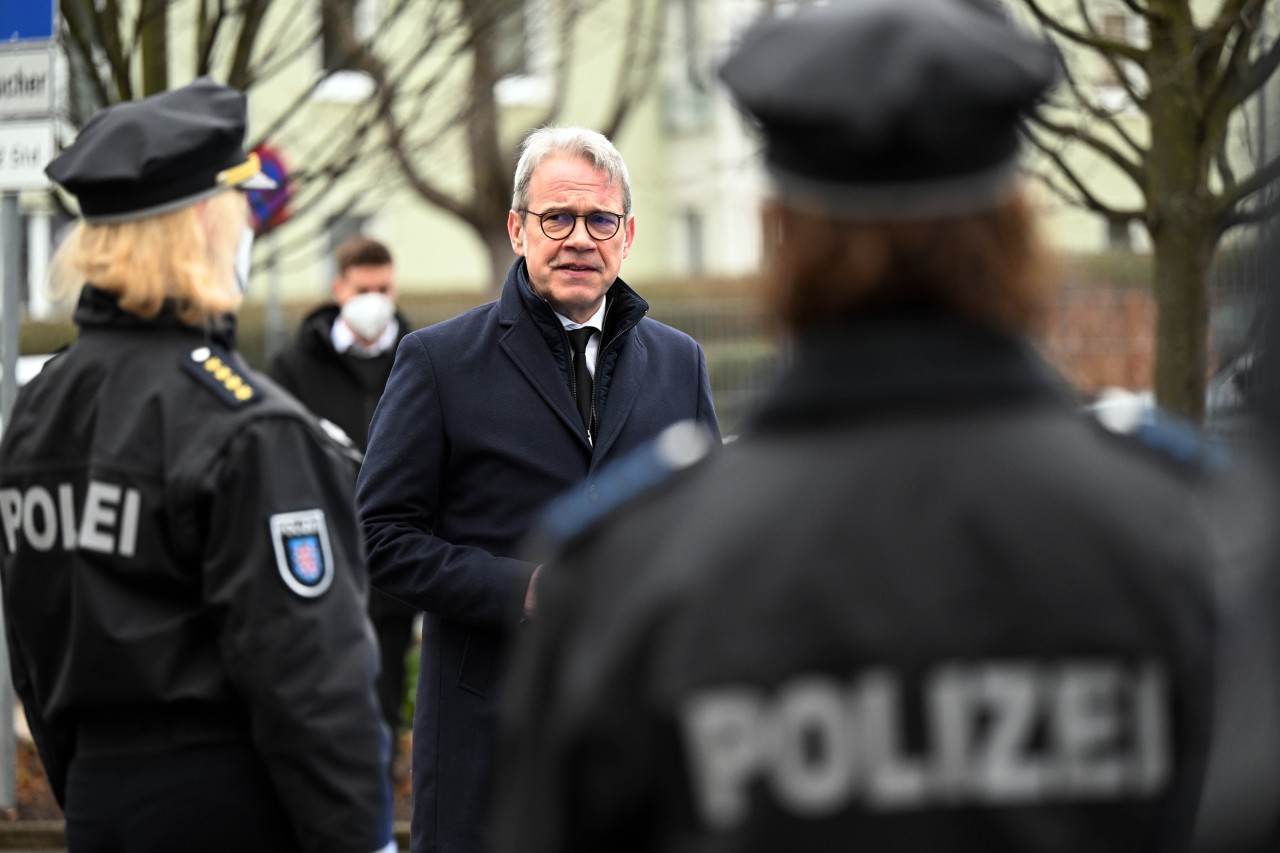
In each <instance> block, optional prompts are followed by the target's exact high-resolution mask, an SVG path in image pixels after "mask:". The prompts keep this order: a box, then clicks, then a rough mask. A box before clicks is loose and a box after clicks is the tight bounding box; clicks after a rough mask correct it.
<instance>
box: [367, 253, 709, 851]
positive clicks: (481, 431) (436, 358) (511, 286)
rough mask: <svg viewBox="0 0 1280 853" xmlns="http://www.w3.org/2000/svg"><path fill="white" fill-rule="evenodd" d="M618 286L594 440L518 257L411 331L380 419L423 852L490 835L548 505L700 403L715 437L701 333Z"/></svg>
mask: <svg viewBox="0 0 1280 853" xmlns="http://www.w3.org/2000/svg"><path fill="white" fill-rule="evenodd" d="M647 310H648V304H647V303H646V302H645V301H644V300H643V299H641V298H640V297H639V296H638V295H637V294H636V293H635V292H634V291H633V290H631V288H629V287H628V286H627V285H626V284H625V283H624V282H623V281H622V280H621V279H619V280H617V281H616V282H615V283H614V285H613V286H612V287H611V288H610V290H609V294H608V309H607V313H606V317H605V328H604V330H603V331H604V334H603V340H602V342H601V347H600V354H599V359H598V361H597V368H596V382H595V394H596V407H597V411H598V412H599V429H598V432H599V434H598V436H597V438H596V442H595V445H594V447H593V446H592V444H591V443H590V442H589V441H588V439H587V433H586V429H585V427H584V426H583V424H582V420H581V418H580V416H579V414H578V410H577V408H576V406H575V403H574V400H573V396H572V392H571V390H570V379H569V364H570V360H569V352H570V350H569V342H568V338H567V336H566V335H565V333H564V330H563V328H562V327H561V324H560V322H559V320H558V319H557V318H556V316H555V314H554V312H553V311H552V310H551V308H550V306H549V304H548V303H546V301H545V300H543V299H541V298H540V297H538V296H536V295H534V293H533V291H532V290H531V289H530V287H529V285H528V282H527V278H526V276H525V267H524V261H523V260H518V261H517V262H516V263H515V264H514V265H513V266H512V268H511V271H510V272H509V273H508V275H507V280H506V283H505V285H504V287H503V292H502V295H501V297H500V298H499V299H498V301H496V302H494V303H491V304H489V305H485V306H481V307H479V308H476V309H474V310H472V311H470V312H467V313H465V314H462V315H461V316H459V317H455V318H453V319H452V320H448V321H446V322H443V323H440V324H437V325H435V326H431V327H429V328H426V329H422V330H419V331H417V332H414V333H412V334H410V335H409V336H407V337H406V338H405V339H404V341H402V342H401V344H400V347H399V349H398V351H397V353H396V362H395V367H394V368H393V369H392V372H391V378H390V380H389V381H388V383H387V388H386V391H385V393H384V394H383V397H382V400H381V402H380V403H379V405H378V408H377V411H376V412H375V414H374V418H373V423H372V424H371V426H370V433H369V448H368V452H367V454H366V456H365V461H364V466H363V468H362V470H361V473H360V480H359V485H358V488H357V498H356V499H357V504H358V508H359V511H360V516H361V521H362V524H363V525H364V530H365V537H366V541H367V544H368V549H369V567H370V578H371V580H372V583H373V584H374V586H376V587H378V588H379V589H381V590H383V591H384V592H386V593H388V594H390V595H393V596H395V597H397V598H400V599H401V600H403V601H405V602H408V603H409V604H411V605H413V606H414V607H418V608H420V609H421V610H423V611H424V612H425V619H424V627H423V638H422V657H421V662H420V666H419V681H418V693H417V711H416V714H415V719H414V727H413V735H414V737H413V779H414V811H413V830H412V849H413V851H414V853H429V851H441V853H455V851H456V853H483V851H485V850H487V849H488V848H489V826H488V825H489V809H490V798H491V777H492V765H493V759H494V754H493V753H494V747H495V741H496V712H497V708H498V705H497V702H496V695H497V693H498V690H499V687H500V685H501V682H502V674H503V670H504V667H505V660H506V658H507V652H508V646H509V645H510V643H511V642H512V640H513V639H514V637H515V635H516V632H517V631H518V629H519V625H520V623H521V618H522V612H523V604H524V598H525V592H526V589H527V588H528V585H529V578H530V576H531V575H532V574H533V570H534V564H533V563H530V562H527V561H525V560H523V559H521V558H520V555H521V548H522V543H523V542H524V540H525V537H526V535H527V534H528V532H529V530H530V527H531V526H532V524H533V522H534V520H535V519H536V518H537V516H538V514H539V511H540V510H542V508H543V507H544V506H545V504H546V503H547V502H548V501H549V500H550V499H551V498H553V497H555V496H557V495H559V494H561V493H563V492H564V491H565V490H567V489H571V488H581V489H584V490H585V492H584V494H585V495H587V496H588V498H589V497H590V496H591V495H592V492H593V490H594V486H593V484H592V479H593V478H594V477H595V475H596V474H597V472H598V471H599V470H600V468H601V466H602V465H603V464H605V463H607V462H608V461H610V460H612V459H615V458H617V457H618V456H620V455H622V454H624V453H626V452H627V451H629V450H631V449H633V448H635V447H637V446H639V445H642V444H644V443H645V442H647V441H648V440H650V439H652V438H653V437H654V436H656V435H657V434H658V433H659V432H660V431H661V430H662V429H663V428H664V427H666V426H668V425H670V424H672V423H674V422H676V421H680V420H685V419H696V420H698V421H700V422H702V423H703V424H705V425H706V426H707V427H709V428H710V429H711V430H712V431H713V432H714V433H715V434H716V435H717V437H718V435H719V431H718V424H717V422H716V417H715V414H714V412H713V410H712V405H711V389H710V382H709V380H708V377H707V370H706V362H705V359H704V357H703V353H702V349H701V347H699V346H698V344H697V343H696V342H694V341H693V340H692V339H691V338H690V337H689V336H687V335H685V334H684V333H682V332H679V331H676V330H675V329H672V328H670V327H668V326H664V325H662V324H661V323H658V322H656V321H654V320H651V319H649V318H647V317H645V316H644V314H645V312H646V311H647Z"/></svg>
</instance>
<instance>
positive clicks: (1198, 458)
mask: <svg viewBox="0 0 1280 853" xmlns="http://www.w3.org/2000/svg"><path fill="white" fill-rule="evenodd" d="M1090 411H1091V412H1092V414H1093V416H1094V418H1095V419H1096V420H1097V422H1098V423H1099V424H1101V425H1102V426H1103V428H1105V429H1106V430H1107V431H1108V432H1111V433H1114V434H1116V435H1123V436H1127V437H1128V438H1131V439H1133V440H1134V441H1136V442H1138V443H1139V444H1141V445H1142V446H1144V447H1147V448H1149V449H1151V450H1154V451H1156V452H1158V453H1160V454H1161V455H1163V456H1164V457H1166V458H1168V459H1171V460H1173V461H1175V462H1177V463H1179V464H1182V465H1185V466H1188V467H1191V468H1195V469H1198V470H1201V471H1219V470H1222V469H1223V468H1224V467H1226V465H1227V464H1228V462H1229V461H1230V453H1229V451H1228V449H1227V446H1226V445H1225V444H1224V443H1223V442H1222V441H1221V439H1217V438H1214V437H1212V436H1210V435H1207V434H1206V433H1205V432H1204V431H1203V430H1201V429H1200V428H1199V427H1197V426H1196V425H1195V424H1193V423H1191V422H1190V421H1188V420H1185V419H1184V418H1181V417H1178V416H1177V415H1174V414H1172V413H1170V412H1167V411H1164V410H1163V409H1161V408H1160V407H1158V406H1157V405H1156V404H1155V403H1154V401H1152V400H1151V398H1150V396H1148V395H1141V394H1134V393H1131V392H1128V391H1116V390H1109V391H1106V392H1104V394H1103V396H1102V397H1101V398H1100V399H1099V400H1098V402H1096V403H1094V404H1093V405H1092V406H1090Z"/></svg>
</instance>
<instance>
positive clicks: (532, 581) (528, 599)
mask: <svg viewBox="0 0 1280 853" xmlns="http://www.w3.org/2000/svg"><path fill="white" fill-rule="evenodd" d="M540 571H542V564H539V565H538V566H537V568H535V569H534V570H533V575H532V576H531V577H530V578H529V589H528V591H526V592H525V594H524V618H526V619H529V618H531V617H532V616H533V609H534V604H535V603H536V602H537V599H538V594H537V592H536V591H535V587H536V586H537V583H538V572H540Z"/></svg>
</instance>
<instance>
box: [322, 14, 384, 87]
mask: <svg viewBox="0 0 1280 853" xmlns="http://www.w3.org/2000/svg"><path fill="white" fill-rule="evenodd" d="M377 13H378V9H377V0H320V43H321V49H322V51H323V58H322V62H323V64H324V70H325V72H327V73H333V72H335V71H359V70H361V62H362V59H363V56H362V54H363V51H362V49H361V48H362V46H363V45H364V43H365V42H367V41H368V40H369V39H370V38H372V37H373V35H374V33H375V32H376V31H377V27H378V14H377Z"/></svg>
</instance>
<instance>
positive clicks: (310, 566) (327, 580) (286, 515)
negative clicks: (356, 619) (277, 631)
mask: <svg viewBox="0 0 1280 853" xmlns="http://www.w3.org/2000/svg"><path fill="white" fill-rule="evenodd" d="M269 525H270V528H271V544H272V546H273V547H274V548H275V553H276V568H277V569H279V570H280V577H281V578H283V579H284V582H285V585H286V586H288V587H289V589H291V590H292V591H293V592H295V593H297V594H298V595H300V596H302V597H303V598H318V597H319V596H321V595H323V594H324V592H325V590H327V589H328V588H329V586H330V584H332V583H333V570H334V567H333V549H332V548H330V546H329V528H328V526H327V525H326V524H325V520H324V510H322V509H304V510H298V511H296V512H280V513H276V514H275V515H273V516H271V518H270V519H269Z"/></svg>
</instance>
